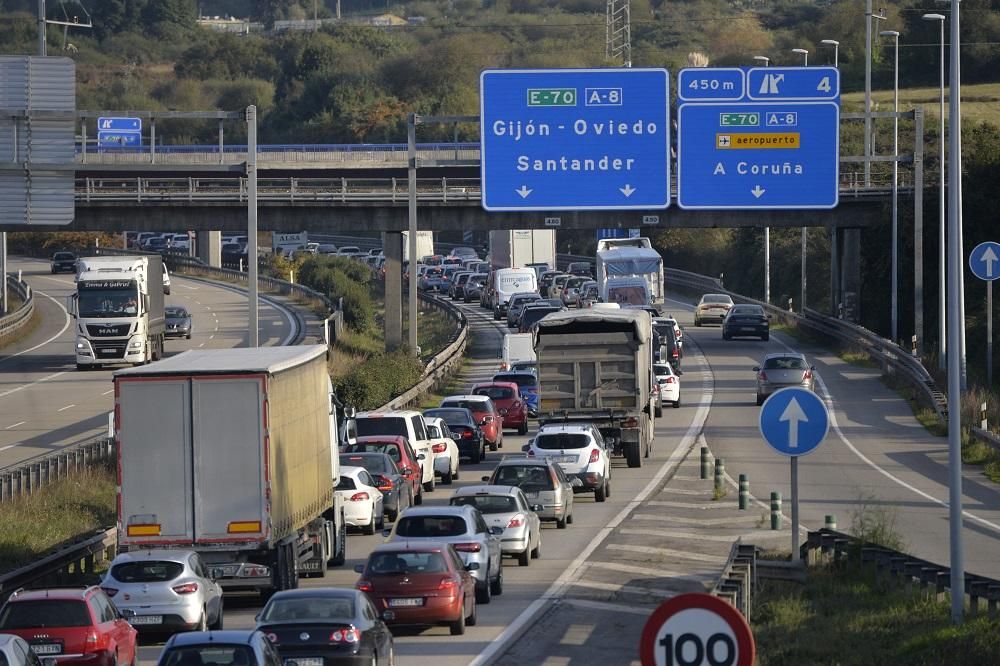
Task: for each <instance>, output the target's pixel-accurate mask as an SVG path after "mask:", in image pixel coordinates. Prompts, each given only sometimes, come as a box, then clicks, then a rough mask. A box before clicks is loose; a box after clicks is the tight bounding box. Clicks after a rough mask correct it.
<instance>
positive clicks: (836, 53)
mask: <svg viewBox="0 0 1000 666" xmlns="http://www.w3.org/2000/svg"><path fill="white" fill-rule="evenodd" d="M820 44H826V45H827V46H832V47H833V66H834V68H839V67H840V42H838V41H837V40H836V39H824V40H821V41H820Z"/></svg>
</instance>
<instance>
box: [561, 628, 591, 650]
mask: <svg viewBox="0 0 1000 666" xmlns="http://www.w3.org/2000/svg"><path fill="white" fill-rule="evenodd" d="M592 633H594V625H592V624H571V625H569V626H568V627H566V631H565V632H563V637H562V640H560V641H559V644H560V645H586V644H587V641H588V640H589V639H590V635H591V634H592Z"/></svg>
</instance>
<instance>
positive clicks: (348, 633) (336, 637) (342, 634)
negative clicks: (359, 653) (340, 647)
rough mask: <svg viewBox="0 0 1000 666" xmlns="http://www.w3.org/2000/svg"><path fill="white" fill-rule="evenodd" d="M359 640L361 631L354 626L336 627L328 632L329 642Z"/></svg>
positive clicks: (355, 641)
mask: <svg viewBox="0 0 1000 666" xmlns="http://www.w3.org/2000/svg"><path fill="white" fill-rule="evenodd" d="M360 640H361V632H360V631H358V630H357V629H355V628H354V627H347V628H346V629H337V630H336V631H334V632H333V633H332V634H330V642H331V643H357V642H358V641H360Z"/></svg>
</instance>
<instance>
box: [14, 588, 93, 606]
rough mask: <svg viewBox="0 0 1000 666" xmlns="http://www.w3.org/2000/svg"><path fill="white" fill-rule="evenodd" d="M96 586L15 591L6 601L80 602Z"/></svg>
mask: <svg viewBox="0 0 1000 666" xmlns="http://www.w3.org/2000/svg"><path fill="white" fill-rule="evenodd" d="M94 589H99V588H97V587H96V586H93V585H92V586H89V587H85V586H80V587H53V588H47V589H41V590H17V591H16V592H14V594H12V595H11V596H10V599H8V601H10V602H12V603H13V602H18V601H32V600H38V599H55V600H61V601H82V600H84V599H86V598H87V595H88V594H89V593H90V592H91V591H92V590H94Z"/></svg>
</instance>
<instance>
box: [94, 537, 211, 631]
mask: <svg viewBox="0 0 1000 666" xmlns="http://www.w3.org/2000/svg"><path fill="white" fill-rule="evenodd" d="M101 588H102V589H103V590H104V591H105V593H107V595H108V596H109V597H111V598H112V600H114V602H115V606H117V607H118V609H119V610H121V611H122V612H124V611H126V610H128V611H132V612H133V613H135V615H134V616H130V617H128V618H127V619H128V621H129V622H130V623H131V624H132V625H133V626H134V627H135V628H136V629H137V630H139V631H140V632H141V631H155V632H163V631H170V632H176V631H191V630H193V631H205V630H206V629H222V615H223V609H222V587H221V586H220V585H219V584H218V583H216V582H215V580H214V578H213V577H212V576H211V575H210V574H209V570H208V568H207V567H206V566H205V563H204V561H202V559H201V556H200V555H198V553H195V552H193V551H190V550H142V551H135V552H130V553H122V554H121V555H119V556H118V557H116V558H115V559H114V561H113V562H111V568H110V569H108V573H107V575H105V576H104V580H103V581H101ZM126 615H127V614H126Z"/></svg>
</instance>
